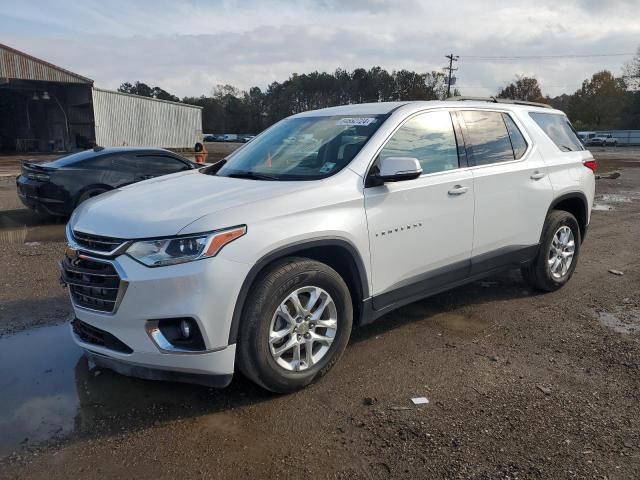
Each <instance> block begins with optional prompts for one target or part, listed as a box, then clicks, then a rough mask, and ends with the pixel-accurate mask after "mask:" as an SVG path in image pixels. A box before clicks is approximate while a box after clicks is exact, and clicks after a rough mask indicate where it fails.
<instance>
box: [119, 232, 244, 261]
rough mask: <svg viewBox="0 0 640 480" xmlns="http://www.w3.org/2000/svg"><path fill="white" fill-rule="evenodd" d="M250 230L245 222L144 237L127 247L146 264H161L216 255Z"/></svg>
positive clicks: (131, 254) (128, 250)
mask: <svg viewBox="0 0 640 480" xmlns="http://www.w3.org/2000/svg"><path fill="white" fill-rule="evenodd" d="M245 233H247V227H246V226H245V225H243V226H241V227H233V228H229V229H227V230H218V231H217V232H211V233H201V234H197V235H189V236H184V237H176V238H161V239H158V240H142V241H139V242H135V243H134V244H132V245H131V246H130V247H129V248H128V249H127V255H129V256H130V257H132V258H134V259H135V260H137V261H139V262H140V263H142V264H144V265H146V266H147V267H160V266H163V265H175V264H176V263H184V262H191V261H193V260H199V259H201V258H208V257H214V256H216V254H217V253H218V252H219V251H220V250H222V247H224V246H225V245H226V244H228V243H230V242H233V241H234V240H235V239H236V238H240V237H241V236H243V235H244V234H245Z"/></svg>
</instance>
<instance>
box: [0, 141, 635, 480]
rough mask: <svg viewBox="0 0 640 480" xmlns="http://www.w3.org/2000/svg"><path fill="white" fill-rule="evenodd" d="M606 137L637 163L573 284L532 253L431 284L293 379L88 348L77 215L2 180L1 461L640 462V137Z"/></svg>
mask: <svg viewBox="0 0 640 480" xmlns="http://www.w3.org/2000/svg"><path fill="white" fill-rule="evenodd" d="M596 156H597V157H598V158H599V159H600V164H601V171H611V170H618V171H619V172H621V176H620V177H619V178H618V179H615V180H599V181H598V182H597V195H598V196H597V208H596V210H595V211H594V212H593V215H592V221H591V226H590V228H589V232H588V235H587V237H586V241H585V243H584V244H583V249H582V252H581V255H580V260H579V264H578V268H577V269H576V273H575V275H574V277H573V278H572V280H571V281H570V282H569V284H568V285H567V286H566V287H565V288H563V289H562V290H560V291H558V292H554V293H551V294H539V293H537V292H534V291H532V290H530V289H529V288H528V287H527V286H526V285H525V284H524V283H523V281H522V279H521V277H520V275H519V273H518V272H512V273H509V274H504V275H500V276H496V277H491V278H487V279H485V280H483V281H481V282H476V283H473V284H471V285H467V286H464V287H460V288H457V289H455V290H453V291H450V292H447V293H444V294H440V295H438V296H435V297H432V298H429V299H426V300H424V301H421V302H417V303H414V304H412V305H409V306H407V307H404V308H402V309H400V310H398V311H396V312H393V313H391V314H389V315H387V316H385V317H384V318H382V319H381V320H379V321H378V322H376V323H374V324H373V325H370V326H367V327H364V328H360V329H358V330H356V331H355V332H354V334H353V336H352V340H351V343H350V346H349V347H348V348H347V350H346V352H345V354H344V356H343V358H342V359H341V361H340V362H339V363H338V364H337V366H336V367H335V368H334V369H333V370H332V371H331V372H330V373H329V374H328V375H327V376H326V377H325V378H323V379H322V380H321V381H320V382H319V383H317V384H315V385H312V386H311V387H309V388H307V389H306V390H304V391H301V392H298V393H296V394H292V395H287V396H275V395H270V394H267V393H265V392H264V391H261V390H260V389H258V388H257V387H254V386H253V385H252V384H251V383H249V382H248V381H247V380H245V379H243V378H242V377H241V376H240V375H237V376H236V378H235V379H234V381H233V383H232V385H231V386H230V387H229V388H227V389H225V390H211V389H206V388H203V387H196V386H189V385H181V384H173V383H154V382H149V381H143V380H136V379H130V378H125V377H121V376H119V375H117V374H114V373H111V372H109V371H106V370H99V369H96V368H95V367H94V366H92V365H91V364H89V363H87V361H86V359H85V358H84V357H83V356H82V354H81V352H80V351H79V350H78V349H77V348H76V347H75V346H74V345H73V344H72V342H71V340H70V338H69V334H68V326H67V325H66V324H60V322H61V321H63V320H65V319H67V318H69V316H70V314H71V310H70V308H69V305H68V300H67V298H66V294H65V291H64V290H62V289H61V288H60V287H59V285H58V284H57V270H56V261H57V260H58V258H59V257H60V255H61V253H62V243H61V242H59V241H49V240H61V238H58V237H56V235H57V234H56V232H57V231H61V230H60V229H61V227H62V226H61V225H55V224H54V225H51V224H50V222H49V223H47V222H46V221H45V220H43V219H39V218H36V219H34V218H33V216H31V215H30V214H29V213H28V212H26V211H22V210H24V209H21V208H19V205H18V204H17V203H16V201H15V198H13V197H12V196H11V192H12V187H13V185H12V183H11V182H9V181H7V182H4V183H3V182H2V181H0V202H1V203H0V268H1V271H2V275H1V276H2V279H1V285H2V289H1V290H0V305H1V309H0V334H4V336H3V337H2V338H0V392H2V394H1V395H0V457H3V458H2V460H0V478H30V479H40V478H42V479H47V480H51V479H57V478H61V479H62V478H64V479H73V478H176V477H183V478H300V477H306V478H336V479H355V478H365V479H375V478H390V477H393V478H451V479H459V478H465V479H466V478H472V479H489V478H509V479H515V478H547V479H558V478H572V479H573V478H607V479H630V478H640V268H639V267H640V257H639V255H638V242H639V240H640V168H639V167H640V153H639V152H637V151H633V150H628V149H622V148H620V149H617V150H616V151H615V152H613V153H610V152H608V151H607V152H603V153H602V154H601V153H599V152H596ZM27 222H31V226H26V227H25V225H26V223H27ZM21 225H22V226H21ZM21 228H22V229H23V230H25V233H24V235H25V236H24V237H22V236H21V235H22V234H21V233H10V234H8V233H6V232H16V231H20V229H21ZM38 228H40V230H38ZM43 229H44V230H43ZM52 230H53V231H52ZM34 231H35V232H36V233H34ZM2 235H4V237H3V236H2ZM34 241H35V242H37V243H35V244H34V243H32V242H34ZM25 242H27V243H25ZM610 269H614V270H619V271H621V272H623V275H615V274H612V273H610V272H609V270H610ZM41 324H46V325H45V326H41V327H38V328H32V327H34V326H35V325H41ZM417 396H424V397H427V398H428V400H429V403H428V404H427V405H422V406H414V405H413V404H412V403H411V401H410V399H411V398H412V397H417Z"/></svg>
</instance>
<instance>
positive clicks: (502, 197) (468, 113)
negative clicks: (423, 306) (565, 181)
mask: <svg viewBox="0 0 640 480" xmlns="http://www.w3.org/2000/svg"><path fill="white" fill-rule="evenodd" d="M459 117H461V118H460V120H461V123H462V124H463V126H464V136H465V140H467V142H468V144H470V149H469V151H470V162H471V164H472V165H473V166H472V168H471V170H472V172H473V182H474V189H475V216H474V236H473V252H472V260H471V263H472V268H471V271H472V274H475V273H480V272H482V271H486V270H490V269H492V268H498V267H501V266H505V265H508V264H517V263H520V262H522V261H524V260H528V259H530V258H532V257H533V256H534V255H535V253H536V251H537V245H538V242H539V241H540V234H541V232H542V225H543V224H544V220H545V217H546V215H547V210H548V208H549V205H550V204H551V199H552V197H553V191H552V187H551V182H550V180H549V175H548V172H547V168H546V166H545V163H544V160H543V158H542V155H541V154H540V152H539V151H538V150H537V149H536V147H535V146H534V145H533V143H532V142H531V140H530V139H529V138H528V136H526V130H525V129H524V128H523V127H522V126H519V125H518V124H517V123H516V121H515V120H514V117H513V116H512V115H511V114H509V113H507V112H500V111H493V110H482V109H477V110H463V111H461V112H460V113H459Z"/></svg>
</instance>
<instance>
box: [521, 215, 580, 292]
mask: <svg viewBox="0 0 640 480" xmlns="http://www.w3.org/2000/svg"><path fill="white" fill-rule="evenodd" d="M580 243H581V237H580V226H579V225H578V221H577V220H576V217H574V216H573V215H571V214H570V213H569V212H565V211H562V210H553V211H552V212H551V213H549V215H548V216H547V219H546V221H545V223H544V227H543V230H542V241H541V242H540V250H539V251H538V255H537V256H536V258H535V260H534V261H533V262H532V263H531V264H529V265H527V266H525V267H523V268H522V276H523V277H524V279H525V281H526V282H527V283H528V284H529V285H531V286H532V287H533V288H536V289H538V290H544V291H547V292H552V291H554V290H558V289H559V288H561V287H562V286H563V285H564V284H565V283H567V282H568V281H569V279H570V278H571V275H573V272H574V270H575V269H576V264H577V262H578V256H579V254H580Z"/></svg>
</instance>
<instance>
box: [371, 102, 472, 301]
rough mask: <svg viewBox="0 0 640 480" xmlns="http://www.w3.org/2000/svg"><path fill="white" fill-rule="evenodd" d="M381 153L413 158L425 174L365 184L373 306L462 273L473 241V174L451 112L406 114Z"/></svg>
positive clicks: (407, 296) (415, 294)
mask: <svg viewBox="0 0 640 480" xmlns="http://www.w3.org/2000/svg"><path fill="white" fill-rule="evenodd" d="M458 145H460V148H459V147H458ZM387 156H389V157H391V156H393V157H412V158H416V159H418V160H419V162H420V165H421V166H422V169H423V174H422V175H421V176H420V177H419V178H417V179H414V180H407V181H401V182H395V183H386V184H384V185H379V186H371V187H367V188H365V191H364V199H365V210H366V215H367V222H368V227H369V243H370V251H371V269H372V284H373V293H374V298H373V306H374V308H375V309H376V310H380V309H384V308H385V307H389V306H391V305H393V304H394V303H406V302H407V301H411V299H414V298H419V297H421V296H424V295H425V293H426V292H429V291H433V290H434V289H438V288H439V287H442V286H443V285H445V284H450V283H452V282H455V281H456V280H459V279H461V278H463V277H465V276H466V275H467V274H468V271H469V266H470V256H471V247H472V242H473V210H474V203H473V195H474V186H473V176H472V174H471V172H470V171H469V169H468V168H466V155H465V150H464V148H463V145H462V138H460V132H459V130H458V131H457V134H456V129H455V128H454V122H453V120H452V118H451V116H450V113H449V112H448V111H446V110H435V111H428V112H423V113H419V114H417V115H414V116H413V117H410V118H409V119H408V120H407V121H405V122H404V123H403V124H402V125H401V126H400V127H399V128H398V129H397V130H396V131H395V132H394V133H393V135H392V136H391V137H390V139H389V140H388V141H387V142H386V144H385V145H384V146H383V147H382V149H381V150H380V153H379V155H378V157H377V158H378V159H379V158H384V157H387ZM461 167H462V168H461Z"/></svg>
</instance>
